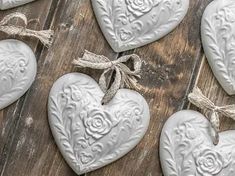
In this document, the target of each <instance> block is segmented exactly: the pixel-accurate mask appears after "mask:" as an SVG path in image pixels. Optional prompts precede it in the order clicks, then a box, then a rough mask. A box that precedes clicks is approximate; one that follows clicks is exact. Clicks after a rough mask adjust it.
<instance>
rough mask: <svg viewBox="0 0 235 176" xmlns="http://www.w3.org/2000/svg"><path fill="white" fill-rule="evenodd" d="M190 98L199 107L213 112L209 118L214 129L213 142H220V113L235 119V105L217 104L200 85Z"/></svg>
mask: <svg viewBox="0 0 235 176" xmlns="http://www.w3.org/2000/svg"><path fill="white" fill-rule="evenodd" d="M188 99H189V101H190V102H191V103H192V104H194V105H195V106H197V107H198V108H200V109H202V110H209V111H210V112H211V115H210V117H209V118H210V119H209V120H210V123H211V127H212V129H213V130H214V134H212V137H213V143H214V144H215V145H217V144H218V143H219V132H220V114H221V115H223V116H225V117H228V118H231V119H233V120H235V105H227V106H216V105H215V104H214V103H213V102H212V101H211V100H210V99H209V98H207V97H206V96H205V95H203V93H202V91H201V90H200V89H199V88H198V87H195V88H194V89H193V91H192V93H190V94H189V95H188Z"/></svg>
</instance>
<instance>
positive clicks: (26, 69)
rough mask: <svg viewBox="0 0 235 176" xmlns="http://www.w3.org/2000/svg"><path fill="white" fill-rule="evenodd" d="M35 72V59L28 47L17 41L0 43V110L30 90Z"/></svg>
mask: <svg viewBox="0 0 235 176" xmlns="http://www.w3.org/2000/svg"><path fill="white" fill-rule="evenodd" d="M36 72H37V62H36V58H35V55H34V53H33V51H32V50H31V48H29V46H28V45H26V44H25V43H23V42H21V41H18V40H2V41H0V110H1V109H3V108H5V107H7V106H8V105H10V104H12V103H13V102H15V101H16V100H17V99H19V98H20V97H21V96H22V95H23V94H24V93H25V92H26V91H27V90H28V89H29V88H30V86H31V85H32V83H33V81H34V79H35V76H36Z"/></svg>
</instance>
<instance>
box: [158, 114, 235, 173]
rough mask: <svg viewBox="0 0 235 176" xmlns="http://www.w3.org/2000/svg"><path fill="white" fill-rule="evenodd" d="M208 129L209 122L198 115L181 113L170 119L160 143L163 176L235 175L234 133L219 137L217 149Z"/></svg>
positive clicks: (229, 132) (228, 132)
mask: <svg viewBox="0 0 235 176" xmlns="http://www.w3.org/2000/svg"><path fill="white" fill-rule="evenodd" d="M209 129H210V123H209V121H208V120H207V119H206V118H205V117H204V116H203V115H202V114H200V113H198V112H195V111H191V110H185V111H180V112H177V113H175V114H174V115H172V116H171V117H170V118H169V120H168V121H167V122H166V124H165V125H164V127H163V130H162V134H161V139H160V159H161V164H162V169H163V173H164V176H234V175H235V170H234V167H235V150H234V147H235V131H234V130H233V131H226V132H222V133H220V134H219V136H220V142H219V144H218V145H216V146H215V145H214V144H213V143H212V140H211V136H210V135H209Z"/></svg>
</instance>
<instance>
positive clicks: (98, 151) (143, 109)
mask: <svg viewBox="0 0 235 176" xmlns="http://www.w3.org/2000/svg"><path fill="white" fill-rule="evenodd" d="M103 96H104V93H103V92H102V91H101V89H100V87H99V85H98V84H97V83H96V82H95V80H93V79H92V78H90V77H89V76H87V75H84V74H80V73H70V74H67V75H64V76H62V77H61V78H59V79H58V80H57V81H56V82H55V83H54V85H53V87H52V89H51V92H50V95H49V102H48V114H49V123H50V127H51V130H52V133H53V136H54V138H55V140H56V143H57V145H58V147H59V149H60V151H61V153H62V154H63V156H64V158H65V160H66V161H67V163H68V164H69V165H70V167H71V168H72V169H73V170H74V171H75V172H76V173H77V174H83V173H86V172H90V171H93V170H95V169H98V168H100V167H103V166H105V165H107V164H109V163H111V162H113V161H115V160H117V159H119V158H120V157H122V156H123V155H125V154H126V153H128V152H129V151H130V150H131V149H133V148H134V147H135V146H136V145H137V144H138V143H139V142H140V140H141V139H142V138H143V136H144V134H145V132H146V130H147V128H148V124H149V120H150V115H149V107H148V105H147V103H146V101H145V99H144V98H143V97H142V96H141V95H140V94H139V93H137V92H135V91H132V90H128V89H120V90H118V92H117V94H116V95H115V97H114V98H113V99H112V100H111V101H110V102H109V103H108V104H107V105H104V106H102V105H101V100H102V98H103Z"/></svg>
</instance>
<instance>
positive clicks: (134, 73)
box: [73, 51, 142, 104]
mask: <svg viewBox="0 0 235 176" xmlns="http://www.w3.org/2000/svg"><path fill="white" fill-rule="evenodd" d="M127 61H132V63H133V66H134V69H133V70H131V69H130V68H128V67H127V66H126V65H125V64H124V63H126V62H127ZM73 64H74V65H75V66H77V67H83V68H86V67H88V68H92V69H98V70H104V71H103V73H102V75H101V77H100V79H99V85H100V88H101V90H102V91H103V92H104V93H105V95H104V97H103V99H102V104H107V103H108V102H109V101H110V100H111V99H112V98H113V97H114V96H115V94H116V93H117V91H118V89H120V88H123V87H124V86H126V87H127V88H132V89H138V86H137V78H140V75H139V74H140V71H141V66H142V61H141V59H140V57H139V56H137V55H136V54H131V55H126V56H123V57H120V58H119V59H117V60H115V61H110V60H109V59H108V58H107V57H105V56H100V55H96V54H94V53H91V52H89V51H85V53H84V55H83V57H82V58H78V59H77V60H74V61H73ZM113 71H115V74H114V81H113V82H112V84H111V86H109V84H108V83H107V78H108V77H107V76H110V75H112V73H113Z"/></svg>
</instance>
